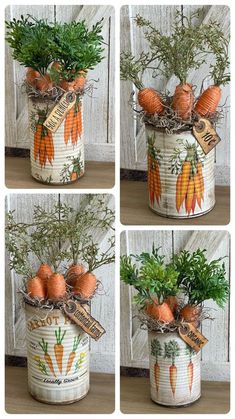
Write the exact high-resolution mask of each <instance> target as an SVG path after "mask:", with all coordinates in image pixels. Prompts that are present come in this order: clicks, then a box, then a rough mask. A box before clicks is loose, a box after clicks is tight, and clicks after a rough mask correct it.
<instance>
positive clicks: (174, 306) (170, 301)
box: [164, 295, 178, 313]
mask: <svg viewBox="0 0 235 419" xmlns="http://www.w3.org/2000/svg"><path fill="white" fill-rule="evenodd" d="M164 302H165V303H166V304H168V306H169V307H170V309H171V311H172V313H174V312H175V310H176V309H177V306H178V300H177V297H176V296H175V295H170V296H169V297H167V299H166V300H165V301H164Z"/></svg>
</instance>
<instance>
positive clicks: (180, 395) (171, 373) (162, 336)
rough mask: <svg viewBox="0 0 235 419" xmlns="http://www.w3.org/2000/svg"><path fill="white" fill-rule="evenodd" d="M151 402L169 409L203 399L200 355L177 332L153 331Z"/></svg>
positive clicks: (151, 339)
mask: <svg viewBox="0 0 235 419" xmlns="http://www.w3.org/2000/svg"><path fill="white" fill-rule="evenodd" d="M148 337H149V359H150V362H149V368H150V387H151V399H152V400H153V401H154V402H155V403H158V404H162V405H165V406H172V407H174V406H183V405H188V404H190V403H193V402H195V401H196V400H197V399H199V398H200V396H201V365H200V352H198V353H197V352H195V351H194V350H193V349H192V348H191V347H189V346H188V345H187V344H186V343H185V342H184V341H183V340H182V339H181V337H180V336H179V334H178V333H177V332H170V333H157V332H149V334H148Z"/></svg>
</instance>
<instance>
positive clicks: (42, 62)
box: [6, 15, 104, 82]
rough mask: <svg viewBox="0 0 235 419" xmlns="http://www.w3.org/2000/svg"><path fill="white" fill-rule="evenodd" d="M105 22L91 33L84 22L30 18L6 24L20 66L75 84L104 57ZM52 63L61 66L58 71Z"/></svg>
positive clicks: (94, 26) (10, 43) (13, 52)
mask: <svg viewBox="0 0 235 419" xmlns="http://www.w3.org/2000/svg"><path fill="white" fill-rule="evenodd" d="M102 22H103V19H101V20H100V21H99V22H97V23H96V24H95V25H93V26H92V28H91V30H88V28H87V25H86V23H85V21H84V20H82V21H78V22H75V21H72V22H70V23H58V22H56V23H50V22H48V21H47V20H46V19H36V18H34V17H32V16H30V15H27V17H26V18H25V17H24V16H21V18H20V19H18V20H16V19H13V20H12V21H9V22H6V41H7V42H8V43H9V45H10V47H11V48H12V56H13V58H14V59H15V60H17V61H19V63H20V64H22V65H24V66H25V67H31V68H33V69H34V70H36V71H39V73H41V74H42V75H45V74H46V72H48V71H49V73H50V76H51V79H52V81H55V82H58V81H59V80H58V77H60V78H62V79H63V80H67V81H72V80H74V79H75V78H76V77H77V76H78V75H80V72H81V71H83V72H86V71H87V70H88V69H93V68H94V67H95V66H96V65H97V64H98V63H100V62H101V60H102V59H103V58H104V57H103V52H104V48H103V46H102V45H103V44H104V39H103V36H102V34H101V31H102ZM52 62H57V63H58V64H59V66H60V68H59V72H58V71H57V70H55V69H53V68H52V69H51V68H49V66H50V64H51V63H52ZM84 77H85V75H84Z"/></svg>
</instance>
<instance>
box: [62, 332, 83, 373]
mask: <svg viewBox="0 0 235 419" xmlns="http://www.w3.org/2000/svg"><path fill="white" fill-rule="evenodd" d="M80 341H81V336H80V335H78V336H75V337H74V338H73V349H72V351H71V352H70V354H69V358H68V363H67V368H66V373H65V375H67V374H68V373H69V371H70V370H71V368H72V365H73V361H74V358H75V356H76V350H77V348H78V345H79V343H80Z"/></svg>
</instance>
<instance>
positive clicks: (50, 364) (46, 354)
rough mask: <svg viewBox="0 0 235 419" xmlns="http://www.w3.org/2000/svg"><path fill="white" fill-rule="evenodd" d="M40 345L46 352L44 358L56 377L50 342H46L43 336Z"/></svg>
mask: <svg viewBox="0 0 235 419" xmlns="http://www.w3.org/2000/svg"><path fill="white" fill-rule="evenodd" d="M39 345H40V346H41V348H42V350H43V352H44V359H45V361H46V363H47V365H48V367H49V369H50V371H51V373H52V374H53V375H54V377H56V374H55V371H54V367H53V362H52V359H51V357H50V355H49V353H48V342H45V340H44V339H43V338H42V342H39Z"/></svg>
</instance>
